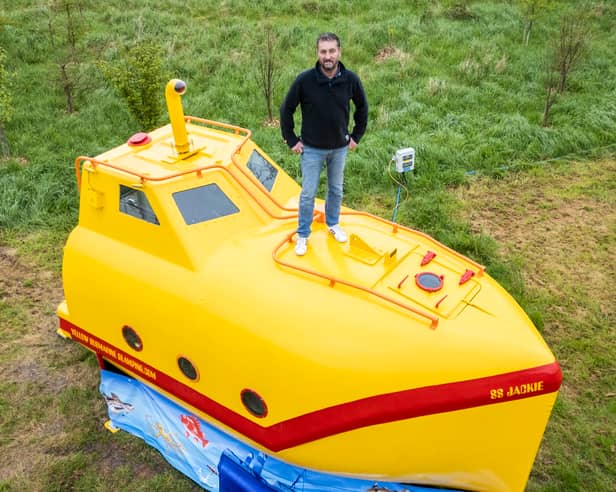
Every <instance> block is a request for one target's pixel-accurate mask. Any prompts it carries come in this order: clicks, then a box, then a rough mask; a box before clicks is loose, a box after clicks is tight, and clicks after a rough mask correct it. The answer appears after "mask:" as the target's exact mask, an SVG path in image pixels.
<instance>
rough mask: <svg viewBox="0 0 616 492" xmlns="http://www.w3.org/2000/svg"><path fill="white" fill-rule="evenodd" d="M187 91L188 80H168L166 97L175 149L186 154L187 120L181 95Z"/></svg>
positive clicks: (187, 147)
mask: <svg viewBox="0 0 616 492" xmlns="http://www.w3.org/2000/svg"><path fill="white" fill-rule="evenodd" d="M185 92H186V82H184V81H183V80H179V79H172V80H170V81H169V82H167V86H166V88H165V99H166V101H167V111H168V113H169V120H170V121H171V128H172V130H173V140H174V142H175V150H176V152H177V153H178V154H180V155H181V154H186V153H187V152H188V150H189V144H188V134H187V133H186V122H185V121H184V110H183V109H182V99H181V97H180V96H181V95H182V94H184V93H185Z"/></svg>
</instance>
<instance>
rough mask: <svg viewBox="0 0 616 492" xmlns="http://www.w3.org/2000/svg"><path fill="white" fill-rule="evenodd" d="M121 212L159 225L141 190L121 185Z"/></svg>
mask: <svg viewBox="0 0 616 492" xmlns="http://www.w3.org/2000/svg"><path fill="white" fill-rule="evenodd" d="M120 212H123V213H125V214H128V215H132V216H133V217H137V218H138V219H141V220H145V221H146V222H150V223H152V224H156V225H158V218H157V217H156V214H155V213H154V210H152V206H151V205H150V202H149V201H148V197H147V196H145V193H144V192H143V191H141V190H135V189H134V188H129V187H128V186H124V185H120Z"/></svg>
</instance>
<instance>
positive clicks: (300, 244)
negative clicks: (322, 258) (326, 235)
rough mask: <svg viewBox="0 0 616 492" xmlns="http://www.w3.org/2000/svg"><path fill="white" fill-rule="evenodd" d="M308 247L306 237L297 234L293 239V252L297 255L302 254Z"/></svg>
mask: <svg viewBox="0 0 616 492" xmlns="http://www.w3.org/2000/svg"><path fill="white" fill-rule="evenodd" d="M307 249H308V238H307V237H300V236H297V239H296V240H295V254H296V255H297V256H304V255H305V254H306V250H307Z"/></svg>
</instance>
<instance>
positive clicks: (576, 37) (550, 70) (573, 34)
mask: <svg viewBox="0 0 616 492" xmlns="http://www.w3.org/2000/svg"><path fill="white" fill-rule="evenodd" d="M590 26H591V24H590V22H589V19H588V18H587V16H586V15H584V13H583V12H580V11H573V12H568V13H566V14H564V15H563V16H562V17H561V20H560V26H559V30H558V34H557V35H556V36H555V37H554V38H553V39H552V40H551V41H550V43H549V45H548V57H547V62H546V78H545V91H546V100H545V106H544V110H543V126H547V125H548V124H549V114H550V109H551V108H552V106H553V105H554V102H555V101H556V100H557V98H558V97H559V95H561V94H562V93H563V92H564V91H565V89H566V87H567V80H568V77H569V74H570V72H571V70H572V69H573V67H574V66H576V65H577V63H579V61H580V59H581V57H582V56H583V55H584V53H587V52H588V50H587V48H588V43H589V41H590V34H591V30H590V29H591V28H590Z"/></svg>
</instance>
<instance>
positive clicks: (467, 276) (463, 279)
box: [458, 268, 475, 285]
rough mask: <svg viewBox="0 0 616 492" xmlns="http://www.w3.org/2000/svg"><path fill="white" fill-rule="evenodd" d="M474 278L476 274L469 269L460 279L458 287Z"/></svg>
mask: <svg viewBox="0 0 616 492" xmlns="http://www.w3.org/2000/svg"><path fill="white" fill-rule="evenodd" d="M474 276H475V272H473V271H472V270H469V269H468V268H467V269H466V271H465V272H464V273H463V274H462V276H461V277H460V282H458V285H462V284H464V283H466V282H468V281H469V280H470V279H471V277H474Z"/></svg>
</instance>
